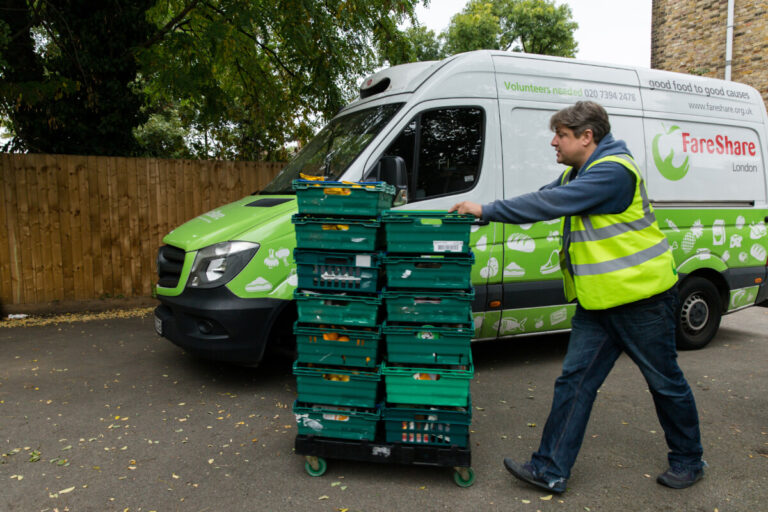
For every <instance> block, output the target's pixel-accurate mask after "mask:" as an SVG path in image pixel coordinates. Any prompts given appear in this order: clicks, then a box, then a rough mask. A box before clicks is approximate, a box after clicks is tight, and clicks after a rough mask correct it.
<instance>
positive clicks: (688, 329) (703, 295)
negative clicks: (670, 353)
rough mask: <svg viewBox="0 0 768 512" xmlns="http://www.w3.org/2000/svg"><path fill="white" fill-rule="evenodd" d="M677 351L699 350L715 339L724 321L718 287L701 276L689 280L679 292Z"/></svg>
mask: <svg viewBox="0 0 768 512" xmlns="http://www.w3.org/2000/svg"><path fill="white" fill-rule="evenodd" d="M678 298H679V301H680V303H679V304H678V306H677V348H679V349H681V350H698V349H700V348H704V347H706V346H707V344H708V343H709V342H710V341H712V338H714V337H715V334H716V333H717V329H718V328H719V327H720V319H721V318H722V311H723V306H722V301H721V300H720V294H719V293H718V291H717V287H715V285H714V284H712V282H711V281H708V280H706V279H704V278H701V277H689V278H688V279H686V280H685V281H683V284H682V286H681V287H680V291H679V292H678Z"/></svg>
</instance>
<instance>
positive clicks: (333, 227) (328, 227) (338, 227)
mask: <svg viewBox="0 0 768 512" xmlns="http://www.w3.org/2000/svg"><path fill="white" fill-rule="evenodd" d="M322 226H323V231H349V224H323V225H322Z"/></svg>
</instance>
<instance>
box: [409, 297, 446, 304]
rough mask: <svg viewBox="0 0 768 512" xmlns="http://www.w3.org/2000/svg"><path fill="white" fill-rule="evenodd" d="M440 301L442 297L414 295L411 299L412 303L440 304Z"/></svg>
mask: <svg viewBox="0 0 768 512" xmlns="http://www.w3.org/2000/svg"><path fill="white" fill-rule="evenodd" d="M441 302H443V299H439V298H437V299H436V298H433V297H414V299H413V303H414V304H440V303H441Z"/></svg>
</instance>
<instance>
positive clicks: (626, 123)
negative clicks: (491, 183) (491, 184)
mask: <svg viewBox="0 0 768 512" xmlns="http://www.w3.org/2000/svg"><path fill="white" fill-rule="evenodd" d="M499 104H500V108H501V133H502V149H503V151H502V152H503V155H504V197H507V198H508V197H514V196H516V195H519V194H525V193H528V192H534V191H536V190H539V189H540V188H541V187H542V186H544V185H546V184H547V183H550V182H551V181H553V180H555V179H557V178H558V177H560V176H561V175H562V173H563V171H565V166H563V165H562V164H558V163H557V161H556V159H555V150H554V148H552V146H551V145H550V142H551V141H552V137H553V133H552V131H550V129H549V119H550V118H551V117H552V114H554V113H555V112H556V111H557V109H556V108H554V107H553V108H552V109H551V110H550V109H544V108H537V109H534V108H515V104H514V103H513V102H511V101H500V102H499ZM609 115H610V121H611V133H612V134H613V136H614V137H615V138H616V139H621V140H624V141H625V142H626V143H627V147H628V148H629V151H630V152H631V153H632V155H633V156H634V157H635V161H637V164H638V165H639V166H640V169H641V172H643V176H645V175H646V174H647V171H646V165H645V164H646V158H645V151H644V149H643V148H644V147H645V144H644V141H643V123H642V120H641V118H640V117H632V116H623V115H619V114H615V113H609Z"/></svg>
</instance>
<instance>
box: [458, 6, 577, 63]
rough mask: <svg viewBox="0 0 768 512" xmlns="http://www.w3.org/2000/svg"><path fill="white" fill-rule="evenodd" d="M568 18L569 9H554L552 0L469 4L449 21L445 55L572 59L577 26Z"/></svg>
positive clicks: (575, 48)
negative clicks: (498, 53)
mask: <svg viewBox="0 0 768 512" xmlns="http://www.w3.org/2000/svg"><path fill="white" fill-rule="evenodd" d="M571 16H572V14H571V9H570V7H568V6H567V5H561V6H556V5H555V4H554V0H470V2H469V3H468V4H467V6H466V7H465V8H464V9H463V10H462V12H461V13H459V14H457V15H455V16H454V17H453V18H452V19H451V24H450V26H449V27H448V30H447V31H446V33H445V40H446V43H445V47H446V48H445V49H446V53H448V54H454V53H459V52H466V51H471V50H480V49H488V50H500V49H511V50H512V51H517V52H526V53H537V54H542V55H559V56H563V57H573V56H575V55H576V50H577V48H578V45H577V43H576V41H575V40H574V38H573V32H574V31H575V30H576V29H577V28H578V24H577V23H576V22H574V21H571Z"/></svg>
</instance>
